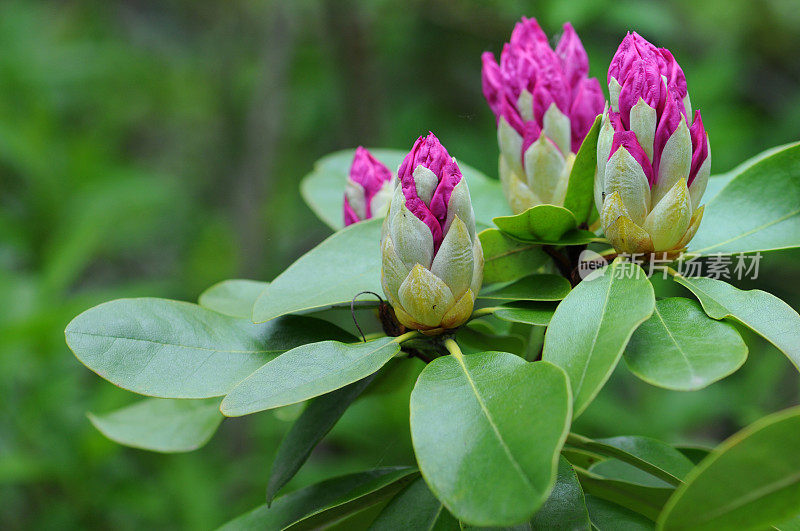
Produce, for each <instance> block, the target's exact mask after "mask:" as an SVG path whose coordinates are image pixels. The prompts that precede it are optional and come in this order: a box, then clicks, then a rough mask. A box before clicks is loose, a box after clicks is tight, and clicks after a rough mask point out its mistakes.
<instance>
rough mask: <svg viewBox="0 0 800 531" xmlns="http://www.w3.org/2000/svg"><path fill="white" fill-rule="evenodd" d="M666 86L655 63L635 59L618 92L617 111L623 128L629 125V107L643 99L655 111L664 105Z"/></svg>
mask: <svg viewBox="0 0 800 531" xmlns="http://www.w3.org/2000/svg"><path fill="white" fill-rule="evenodd" d="M666 95H667V88H666V87H665V86H664V81H663V80H662V79H661V74H660V73H659V72H658V67H657V66H656V64H655V63H650V62H647V61H636V62H634V63H633V64H632V65H631V68H630V71H629V72H628V75H627V77H626V78H625V80H624V81H623V83H622V89H621V90H620V92H619V112H620V115H621V117H622V123H623V124H625V128H626V129H627V128H629V127H630V116H631V108H632V107H633V106H634V105H636V104H637V103H638V102H639V98H641V99H643V100H644V102H645V103H646V104H648V105H649V106H650V107H653V108H654V109H655V110H656V113H658V112H659V111H661V110H662V109H663V107H664V100H665V98H666Z"/></svg>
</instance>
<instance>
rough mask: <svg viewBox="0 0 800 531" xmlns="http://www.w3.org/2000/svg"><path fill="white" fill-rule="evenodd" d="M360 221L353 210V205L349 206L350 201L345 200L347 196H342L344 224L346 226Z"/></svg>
mask: <svg viewBox="0 0 800 531" xmlns="http://www.w3.org/2000/svg"><path fill="white" fill-rule="evenodd" d="M359 221H361V220H360V219H358V215H356V212H355V210H353V207H351V206H350V203H349V202H348V201H347V198H346V197H345V198H344V226H345V227H347V226H348V225H352V224H353V223H357V222H359Z"/></svg>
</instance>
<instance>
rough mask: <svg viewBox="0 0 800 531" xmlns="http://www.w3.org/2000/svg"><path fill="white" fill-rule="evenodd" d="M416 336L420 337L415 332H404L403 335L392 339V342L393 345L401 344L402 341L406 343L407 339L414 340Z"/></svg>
mask: <svg viewBox="0 0 800 531" xmlns="http://www.w3.org/2000/svg"><path fill="white" fill-rule="evenodd" d="M418 335H420V334H419V332H417V331H416V330H411V331H410V332H406V333H405V334H403V335H400V336H397V337H396V338H394V339H393V341H394V342H395V343H400V344H402V343H403V342H404V341H408V340H409V339H414V338H415V337H417V336H418Z"/></svg>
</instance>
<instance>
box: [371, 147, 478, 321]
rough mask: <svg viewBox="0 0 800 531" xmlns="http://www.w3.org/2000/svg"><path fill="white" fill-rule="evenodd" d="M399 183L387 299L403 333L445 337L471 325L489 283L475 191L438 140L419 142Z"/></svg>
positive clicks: (385, 279)
mask: <svg viewBox="0 0 800 531" xmlns="http://www.w3.org/2000/svg"><path fill="white" fill-rule="evenodd" d="M398 178H399V180H400V186H397V187H396V188H395V191H394V195H393V196H392V204H391V207H390V209H389V214H388V215H387V216H386V221H385V222H384V224H383V237H382V240H381V253H382V260H383V261H382V264H383V266H382V273H381V282H382V284H383V291H384V293H385V294H386V296H387V297H388V298H389V301H390V302H391V304H392V306H393V307H394V310H395V314H396V315H397V318H398V320H399V321H400V322H401V323H402V324H403V325H405V326H407V327H409V328H414V329H416V330H421V331H423V332H424V333H426V334H439V333H441V332H443V331H444V330H448V329H452V328H456V327H458V326H460V325H461V324H463V323H464V322H465V321H466V320H467V319H468V318H469V316H470V315H471V314H472V308H473V305H474V303H475V297H476V296H477V294H478V291H479V290H480V287H481V282H482V280H483V250H482V249H481V244H480V240H479V239H478V237H477V235H476V233H475V215H474V213H473V211H472V202H471V201H470V196H469V189H468V188H467V182H466V181H465V180H464V179H463V178H462V177H461V171H460V170H459V169H458V164H456V161H455V160H454V159H453V158H452V157H451V156H450V155H449V154H448V153H447V150H446V149H445V148H444V146H442V145H441V144H440V143H439V140H438V139H437V138H436V137H435V136H434V134H433V133H430V134H428V136H427V137H419V138H418V139H417V141H416V142H415V143H414V147H413V148H412V149H411V152H410V153H409V154H408V155H407V156H406V158H405V159H404V160H403V162H402V164H401V165H400V169H399V170H398Z"/></svg>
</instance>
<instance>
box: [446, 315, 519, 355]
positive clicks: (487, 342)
mask: <svg viewBox="0 0 800 531" xmlns="http://www.w3.org/2000/svg"><path fill="white" fill-rule="evenodd" d="M456 341H457V342H458V344H459V346H461V348H462V350H463V351H464V352H466V353H467V354H474V353H477V352H485V351H487V350H489V349H498V350H502V351H503V352H510V353H512V354H517V355H518V356H522V355H523V353H524V351H525V340H524V339H523V338H522V337H520V336H518V335H516V334H511V333H507V334H502V335H498V334H494V333H492V331H491V330H488V329H486V328H484V327H482V326H481V325H479V324H478V322H475V323H470V326H464V327H461V328H460V329H459V330H458V332H456Z"/></svg>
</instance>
